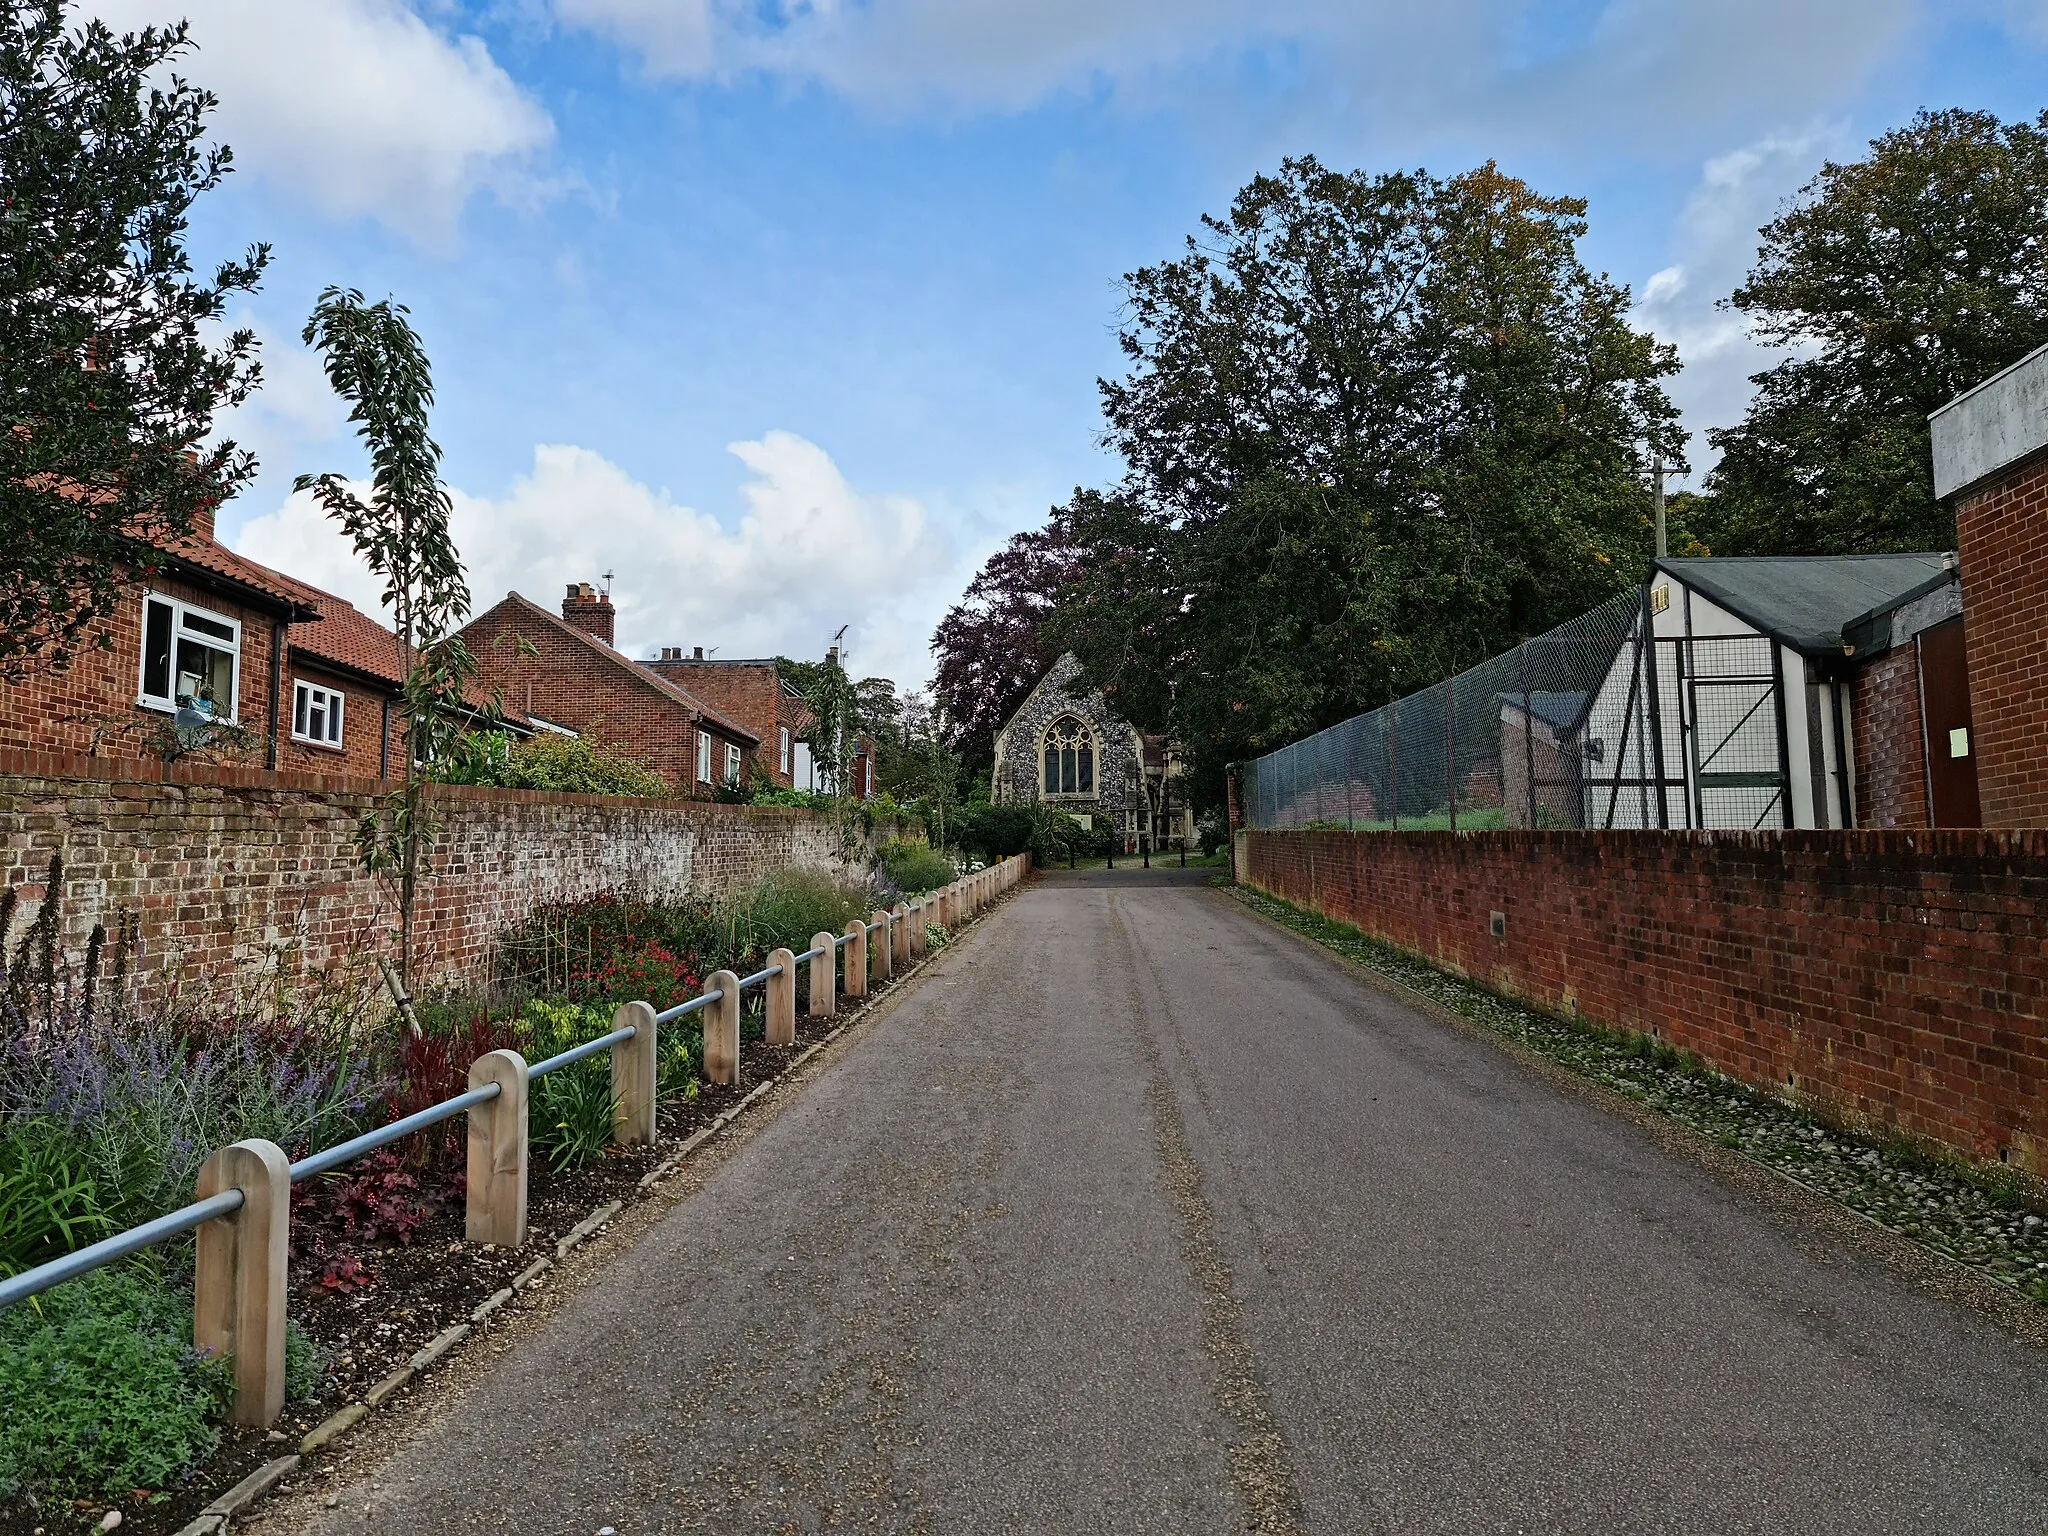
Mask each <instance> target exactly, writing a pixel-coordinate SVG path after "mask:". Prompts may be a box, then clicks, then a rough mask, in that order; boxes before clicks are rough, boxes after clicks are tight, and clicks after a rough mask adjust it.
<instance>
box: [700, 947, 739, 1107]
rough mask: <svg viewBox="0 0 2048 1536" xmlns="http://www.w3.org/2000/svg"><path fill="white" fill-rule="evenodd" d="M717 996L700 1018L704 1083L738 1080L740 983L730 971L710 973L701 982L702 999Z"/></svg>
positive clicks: (734, 1081)
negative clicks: (702, 1031)
mask: <svg viewBox="0 0 2048 1536" xmlns="http://www.w3.org/2000/svg"><path fill="white" fill-rule="evenodd" d="M713 992H716V993H718V994H719V999H718V1001H717V1002H715V1003H713V1004H712V1005H711V1006H710V1007H709V1008H706V1009H705V1010H704V1011H703V1012H702V1013H701V1014H699V1015H698V1017H699V1018H701V1019H703V1021H704V1081H705V1082H707V1083H736V1082H738V1081H739V1080H740V979H739V977H738V976H737V975H735V974H734V973H733V972H731V971H713V972H712V973H711V974H710V975H709V976H708V977H706V978H705V980H704V993H703V995H704V996H707V997H708V996H709V995H710V994H711V993H713Z"/></svg>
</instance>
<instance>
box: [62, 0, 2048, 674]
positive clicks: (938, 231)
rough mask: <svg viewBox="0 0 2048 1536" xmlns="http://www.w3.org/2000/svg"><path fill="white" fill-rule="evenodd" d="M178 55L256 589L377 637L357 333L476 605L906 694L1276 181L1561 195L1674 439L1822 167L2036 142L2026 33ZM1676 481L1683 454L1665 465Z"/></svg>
mask: <svg viewBox="0 0 2048 1536" xmlns="http://www.w3.org/2000/svg"><path fill="white" fill-rule="evenodd" d="M95 8H96V9H97V10H99V11H100V12H101V13H102V14H105V15H107V16H108V17H109V18H110V19H113V20H115V21H117V22H120V23H127V24H136V23H139V22H141V21H145V20H152V19H161V18H163V17H165V16H167V15H175V14H184V15H186V16H188V17H189V18H190V20H191V21H192V23H193V27H194V32H195V35H196V37H197V39H198V41H199V43H200V50H199V52H198V53H197V54H196V55H195V56H194V58H193V59H192V60H191V61H190V64H189V67H188V70H187V73H189V74H190V75H191V76H192V77H194V78H196V79H198V80H200V81H202V82H204V83H206V84H208V85H210V86H211V87H212V88H213V89H214V90H215V91H216V92H217V93H218V94H219V95H220V96H221V98H222V102H223V105H222V109H221V112H220V114H219V118H218V123H219V128H220V134H221V137H223V138H224V139H226V140H227V141H228V142H229V143H231V144H232V145H233V146H234V148H235V150H236V152H237V156H238V160H239V162H240V165H241V167H242V169H241V170H240V172H239V173H238V174H237V175H236V176H235V177H234V178H233V179H232V182H231V185H230V186H229V188H228V189H226V190H224V191H222V192H220V193H218V194H215V195H214V196H213V197H212V198H211V199H210V200H209V201H208V202H207V203H206V204H204V205H202V207H201V209H200V210H199V213H198V216H197V217H196V219H195V226H194V247H195V251H196V253H198V254H199V255H201V256H202V257H206V258H211V257H213V256H215V255H218V254H222V253H225V252H226V251H229V250H232V249H234V248H237V247H239V246H240V245H241V244H244V243H246V242H248V241H250V240H254V239H266V240H269V241H271V242H272V243H273V244H274V246H275V248H276V259H275V265H274V266H273V268H272V272H271V275H270V278H269V280H268V282H267V284H266V286H265V289H264V291H263V293H262V294H260V295H259V296H257V297H256V298H255V300H254V301H253V302H252V303H251V304H250V305H249V306H248V313H247V316H246V318H247V319H248V320H249V321H250V323H253V324H254V325H255V326H256V327H257V329H258V331H259V332H260V333H261V335H262V336H263V337H264V339H265V359H266V370H267V373H268V378H269V384H268V386H267V388H266V389H265V391H264V393H263V394H262V396H261V397H260V398H259V399H258V401H257V402H256V403H255V404H253V405H252V406H251V407H249V408H248V409H246V410H245V411H243V412H242V413H240V416H239V419H237V420H236V421H235V422H233V423H232V425H231V430H233V431H234V432H235V433H236V435H237V436H239V437H240V438H242V439H243V440H245V441H247V442H249V443H251V444H252V445H253V446H254V447H256V448H257V450H258V451H259V452H260V453H261V455H262V457H263V461H264V466H265V472H264V476H263V478H262V480H261V482H260V483H259V484H258V485H257V486H256V487H255V488H254V489H253V490H252V491H251V492H250V493H249V494H248V495H247V496H245V497H244V498H243V499H242V501H241V504H240V506H239V507H238V508H234V509H231V510H230V512H229V513H228V514H227V515H226V516H224V518H223V531H224V536H225V537H227V538H228V539H229V541H230V542H232V543H235V544H236V545H237V547H239V548H242V549H244V550H245V551H246V552H248V553H250V554H253V555H255V556H256V557H257V558H260V559H265V560H268V561H270V562H271V563H274V564H278V565H282V566H284V567H285V568H287V569H290V570H292V571H294V572H296V573H298V574H300V575H302V576H304V577H305V578H307V579H309V580H313V581H317V582H319V583H321V584H322V585H325V586H329V587H331V588H333V589H335V590H338V591H342V592H344V593H347V594H349V595H351V596H354V597H355V598H356V599H357V600H358V601H359V602H361V603H363V604H365V606H370V605H373V604H374V600H375V599H374V589H373V588H371V587H370V586H369V584H368V581H367V578H366V577H365V576H364V575H363V574H362V573H361V572H359V571H358V570H356V569H355V567H354V564H353V561H352V560H351V558H350V557H349V555H348V552H347V550H346V548H345V547H344V546H342V545H341V544H340V542H339V541H338V539H336V538H335V537H334V535H333V534H332V533H331V532H330V531H329V530H327V529H326V528H325V527H324V526H323V525H322V524H321V523H320V522H319V519H318V517H317V516H316V515H315V514H314V513H313V512H312V510H311V509H310V508H309V507H308V506H306V505H305V504H303V503H302V502H294V501H292V500H291V499H290V498H289V495H288V492H289V481H290V479H291V476H292V475H293V474H295V473H298V472H301V471H307V470H320V469H340V470H344V471H347V470H350V469H353V468H355V467H356V466H357V465H358V463H359V460H358V458H357V456H356V454H355V452H354V450H353V448H352V446H351V444H350V443H349V442H348V440H347V438H346V436H345V434H344V433H343V432H342V430H341V428H342V421H341V415H340V412H339V410H338V408H337V407H336V406H335V405H334V403H333V402H332V401H331V399H330V398H329V397H328V396H327V395H326V392H325V387H324V383H323V381H322V380H321V378H320V376H319V373H318V370H317V366H316V364H315V362H314V360H313V359H312V358H311V357H310V356H309V355H308V354H307V353H306V352H305V350H304V349H303V348H302V347H301V346H300V345H299V343H298V340H297V333H298V330H299V327H300V326H301V324H302V323H303V321H304V318H305V315H306V313H307V311H308V309H309V308H310V307H311V305H312V302H313V300H314V297H315V295H316V294H317V293H318V292H319V290H320V289H321V287H322V286H324V285H326V284H328V283H342V284H348V285H353V286H357V287H360V288H363V289H364V290H366V291H368V292H370V293H372V294H373V295H381V294H385V293H390V294H393V295H395V296H397V297H398V298H400V299H401V300H403V301H404V302H405V303H407V304H409V305H410V306H411V308H412V310H413V313H414V316H415V319H416V322H417V324H418V326H419V328H420V330H421V332H422V333H423V335H424V336H425V338H426V341H427V343H428V346H429V349H430V351H431V355H432V356H433V359H434V362H435V367H436V373H437V380H438V383H439V387H440V392H441V401H440V407H439V411H438V415H437V418H436V421H437V427H438V435H439V436H440V439H441V441H442V443H443V445H444V446H445V447H446V449H447V452H448V457H447V465H446V469H447V475H448V478H449V481H450V483H451V485H452V486H454V487H455V489H456V492H457V503H458V509H457V532H458V537H459V539H460V541H461V544H462V549H463V554H464V556H465V558H466V560H467V561H468V564H469V566H470V570H471V573H472V578H473V584H474V586H475V588H476V591H477V595H478V598H479V600H480V601H481V602H489V601H495V600H496V599H497V598H498V597H499V596H501V595H502V594H503V593H504V591H505V590H507V589H508V588H514V587H516V588H518V589H519V590H521V591H524V592H525V593H526V594H527V595H528V596H531V597H535V598H537V599H540V600H543V601H549V602H553V601H556V600H558V599H559V594H560V592H561V588H562V584H563V583H565V582H567V581H571V580H577V579H594V578H596V577H597V576H598V575H599V574H600V573H602V572H604V571H606V570H613V571H616V572H617V581H616V585H615V594H616V597H617V600H618V602H619V604H620V610H621V617H620V640H621V643H622V645H624V646H625V647H626V648H627V649H628V650H630V651H632V652H634V653H636V654H644V653H645V652H646V650H647V648H649V647H651V646H654V645H657V644H663V643H668V644H684V645H704V646H706V647H707V648H709V647H713V646H716V647H719V648H720V650H721V654H725V655H742V654H762V653H764V652H770V651H774V650H782V651H787V652H791V653H795V654H802V655H816V654H818V653H819V652H820V651H821V650H822V649H823V647H824V645H825V643H826V641H827V639H828V638H829V636H830V635H831V634H832V632H833V631H834V630H836V629H837V628H838V627H839V626H840V625H841V624H849V625H851V626H852V627H851V630H850V632H849V638H850V641H851V643H852V645H853V649H854V655H853V662H854V665H855V667H856V669H857V670H859V671H862V672H880V673H883V674H885V675H890V676H894V677H896V678H897V679H898V680H899V682H902V683H905V684H915V683H917V682H919V681H921V680H922V679H923V678H924V676H925V675H926V674H927V672H928V670H929V665H930V661H929V657H928V655H927V652H926V649H925V647H926V643H927V641H928V637H929V635H930V631H931V628H932V625H933V623H934V622H935V621H936V619H937V617H938V616H939V614H940V613H941V612H943V610H944V608H945V606H946V605H947V604H948V603H949V602H950V601H952V600H953V599H954V598H956V597H957V595H958V594H959V592H960V589H961V588H962V587H963V586H964V584H965V583H966V581H967V579H968V578H969V577H970V576H971V574H972V572H973V570H974V568H975V566H976V565H977V564H978V563H979V561H980V560H981V559H982V558H983V557H985V555H986V554H987V553H988V551H989V550H990V549H991V548H993V547H994V545H995V544H997V543H998V542H1000V540H1001V539H1003V538H1005V537H1007V536H1008V535H1009V534H1011V533H1013V532H1015V531H1017V530H1018V529H1020V528H1023V527H1026V526H1031V525H1034V524H1036V523H1037V522H1038V521H1040V520H1041V519H1042V517H1043V515H1044V512H1045V509H1046V507H1047V506H1048V505H1049V504H1050V503H1052V502H1054V501H1056V500H1060V499H1063V498H1064V497H1065V495H1066V494H1067V492H1068V491H1070V490H1071V489H1072V487H1073V486H1074V485H1076V484H1077V483H1101V482H1104V481H1107V480H1109V479H1112V478H1114V476H1115V474H1116V465H1115V464H1114V462H1113V461H1111V460H1110V459H1109V458H1107V457H1106V456H1105V455H1104V454H1103V453H1102V451H1101V449H1100V447H1099V445H1098V443H1097V434H1098V432H1099V428H1100V418H1099V415H1098V412H1097V405H1096V391H1095V379H1096V377H1097V375H1098V374H1101V373H1104V372H1108V371H1113V370H1115V369H1116V368H1117V367H1118V364H1119V358H1118V353H1117V349H1116V344H1115V329H1116V325H1117V319H1118V284H1117V279H1118V277H1119V275H1120V274H1121V273H1123V272H1125V271H1128V270H1130V269H1131V268H1133V267H1135V266H1137V265H1140V264H1143V263H1147V262H1151V261H1155V260H1158V259H1160V258H1162V257H1165V256H1168V255H1171V254H1173V253H1174V252H1175V251H1176V250H1177V248H1178V246H1179V244H1180V242H1181V240H1182V238H1183V237H1184V236H1185V235H1186V234H1188V233H1190V232H1191V231H1193V230H1194V229H1195V227H1196V222H1197V219H1198V217H1199V215H1200V214H1202V213H1203V212H1205V211H1219V210H1221V209H1222V208H1223V207H1224V206H1225V205H1226V204H1227V202H1228V200H1229V198H1230V195H1231V193H1232V192H1233V190H1234V189H1235V188H1237V187H1238V186H1239V185H1241V184H1242V183H1243V182H1244V181H1245V180H1246V179H1247V178H1248V177H1249V176H1251V175H1252V174H1254V173H1256V172H1258V171H1260V170H1264V169H1269V168H1271V167H1272V166H1273V165H1275V164H1276V163H1277V162H1278V160H1279V159H1280V158H1281V157H1282V156H1283V155H1288V154H1295V153H1302V152H1313V153H1315V154H1316V155H1318V156H1319V157H1321V158H1322V159H1323V160H1324V161H1326V162H1327V163H1330V164H1332V165H1337V166H1342V167H1346V168H1351V167H1363V168H1367V169H1371V170H1378V169H1384V168H1391V167H1394V166H1397V165H1415V164H1421V165H1425V166H1427V167H1428V168H1430V169H1431V170H1434V171H1438V172H1451V171H1455V170H1460V169H1463V168H1465V167H1467V166H1469V165H1472V164H1474V163H1477V162H1478V161H1481V160H1484V159H1487V158H1489V157H1491V158H1496V159H1498V160H1499V161H1500V162H1501V163H1502V164H1503V165H1504V166H1505V167H1506V168H1507V169H1508V170H1510V171H1512V172H1514V173H1516V174H1518V175H1521V176H1524V177H1526V178H1527V179H1529V180H1530V181H1532V182H1533V183H1535V184H1536V185H1537V186H1538V187H1539V188H1541V189H1542V190H1544V191H1546V192H1553V193H1555V192H1575V193H1580V194H1583V195H1585V196H1587V197H1589V198H1590V199H1591V200H1592V209H1591V214H1590V218H1591V222H1592V231H1591V234H1590V236H1589V238H1588V240H1587V241H1586V244H1585V247H1584V250H1585V254H1586V256H1587V259H1588V260H1589V261H1590V262H1591V263H1592V264H1593V265H1595V266H1597V267H1601V268H1605V269H1606V270H1608V271H1610V272H1612V273H1613V274H1614V275H1615V276H1616V277H1617V278H1619V279H1621V280H1623V281H1626V282H1627V283H1629V284H1630V285H1631V287H1632V288H1633V290H1634V291H1635V293H1636V294H1637V296H1638V301H1639V311H1638V313H1639V317H1640V319H1641V321H1642V323H1644V324H1646V325H1650V326H1652V327H1654V328H1655V329H1656V330H1657V331H1658V332H1659V334H1660V335H1663V336H1664V337H1665V338H1666V339H1669V340H1672V341H1674V342H1676V343H1677V344H1678V346H1679V348H1680V352H1681V355H1682V356H1683V358H1684V359H1685V361H1686V364H1687V368H1686V372H1685V374H1684V375H1683V377H1682V378H1681V379H1680V380H1679V381H1678V383H1677V384H1676V386H1675V388H1674V393H1675V394H1676V395H1677V396H1678V398H1679V399H1680V402H1681V404H1682V405H1683V406H1684V407H1685V408H1686V410H1687V413H1688V421H1689V423H1690V424H1691V425H1692V426H1693V427H1694V428H1695V429H1703V428H1705V427H1706V426H1708V425H1712V424H1715V423H1717V422H1721V421H1726V420H1729V419H1732V418H1733V417H1735V416H1737V415H1739V414H1740V411H1741V409H1742V404H1743V401H1744V399H1745V398H1746V396H1747V390H1748V386H1747V385H1746V383H1745V382H1744V381H1745V378H1746V376H1747V375H1748V374H1749V373H1751V372H1753V371H1755V369H1756V368H1757V367H1758V366H1759V365H1760V363H1761V362H1762V361H1763V359H1762V358H1761V355H1760V354H1759V353H1758V352H1757V351H1756V350H1755V349H1754V347H1752V346H1751V345H1750V343H1749V342H1748V341H1747V339H1746V338H1745V337H1744V336H1743V335H1742V333H1741V329H1740V326H1739V325H1738V324H1736V323H1735V321H1734V320H1733V318H1732V317H1730V316H1728V315H1727V314H1725V313H1720V312H1717V311H1716V310H1715V309H1714V307H1713V301H1714V300H1715V299H1716V298H1718V297H1720V296H1721V295H1723V294H1725V293H1726V292H1727V291H1728V290H1729V289H1730V288H1731V287H1732V286H1733V285H1734V284H1735V282H1736V281H1737V280H1738V279H1739V278H1740V276H1741V274H1742V272H1743V270H1744V268H1745V266H1746V264H1747V261H1748V259H1749V257H1750V255H1751V254H1752V252H1753V249H1754V243H1755V241H1754V232H1755V227H1756V226H1757V225H1758V224H1759V223H1761V222H1763V221H1764V220H1765V219H1766V218H1768V217H1769V216H1770V213H1771V211H1772V210H1773V209H1774V208H1775V207H1776V206H1777V205H1778V203H1779V202H1780V200H1781V199H1783V198H1784V197H1785V196H1786V195H1788V194H1789V193H1791V192H1792V191H1793V190H1795V189H1796V188H1797V187H1798V186H1800V185H1801V184H1802V183H1803V182H1805V181H1806V180H1808V179H1809V178H1810V177H1811V176H1812V175H1813V173H1814V172H1815V171H1816V170H1817V169H1818V168H1819V166H1820V164H1821V162H1822V160H1823V159H1824V158H1825V157H1827V156H1829V155H1834V156H1836V157H1848V156H1854V155H1855V154H1857V153H1859V152H1860V147H1861V145H1862V144H1863V143H1864V142H1865V141H1866V140H1867V139H1868V138H1869V137H1870V136H1871V135H1873V134H1875V133H1877V132H1880V131H1882V130H1883V129H1884V128H1886V127H1888V126H1891V125H1893V124H1896V123H1899V122H1902V121H1904V120H1905V119H1906V118H1907V117H1909V116H1910V115H1911V113H1912V112H1913V111H1914V110H1915V109H1917V108H1919V107H1921V106H1923V105H1925V106H1950V105H1965V106H1974V107H1982V108H1987V109H1990V110H1993V111H1996V112H1998V113H2000V114H2001V115H2003V116H2005V117H2007V118H2012V117H2017V116H2022V115H2024V116H2028V117H2032V116H2033V115H2035V114H2036V113H2038V112H2040V111H2041V110H2042V109H2043V108H2044V107H2048V85H2044V82H2048V0H1946V3H1935V0H1769V3H1767V0H1662V3H1651V0H1557V3H1554V4H1549V5H1542V4H1533V3H1516V0H1430V3H1427V4H1422V5H1417V4H1414V3H1412V0H1402V3H1382V0H1295V3H1287V0H1256V3H1255V0H1037V3H1033V0H472V3H461V0H415V3H413V4H410V5H408V4H406V3H404V0H189V3H188V4H187V5H186V6H185V7H184V8H183V9H182V12H181V11H180V10H179V9H177V8H176V7H175V5H172V6H171V7H170V8H168V9H167V8H166V5H165V4H164V0H96V4H95ZM1699 447H1700V448H1702V449H1703V448H1704V444H1703V443H1702V444H1700V445H1699Z"/></svg>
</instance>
